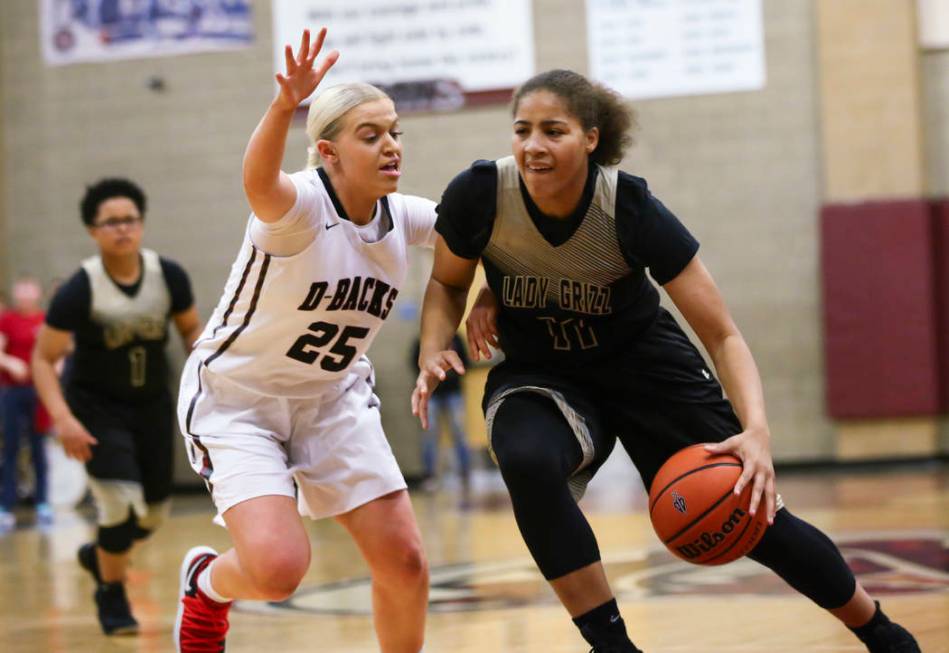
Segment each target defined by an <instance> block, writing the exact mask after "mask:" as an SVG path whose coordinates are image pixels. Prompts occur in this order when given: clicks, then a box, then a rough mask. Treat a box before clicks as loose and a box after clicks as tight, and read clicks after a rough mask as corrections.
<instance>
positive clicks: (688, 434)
mask: <svg viewBox="0 0 949 653" xmlns="http://www.w3.org/2000/svg"><path fill="white" fill-rule="evenodd" d="M512 108H513V111H512V113H513V117H514V124H513V134H512V146H513V156H510V157H506V158H503V159H499V160H497V161H477V162H475V163H474V164H473V165H472V167H471V168H470V169H468V170H466V171H464V172H462V173H461V174H459V175H458V176H457V177H456V178H455V179H454V180H453V181H452V182H451V184H450V185H449V186H448V188H447V189H446V191H445V193H444V195H443V197H442V201H441V203H440V204H439V208H438V221H437V224H436V230H437V231H438V233H439V236H440V237H439V238H438V241H437V244H436V247H435V262H434V267H433V269H432V278H431V280H430V281H429V285H428V288H427V290H426V294H425V302H424V306H423V310H422V335H421V353H420V356H419V367H420V373H419V376H418V380H417V383H416V388H415V390H414V392H413V396H412V409H413V413H415V414H417V415H419V417H420V419H421V421H422V425H423V427H424V426H426V424H427V404H428V401H429V398H430V397H431V393H432V391H433V389H434V388H435V387H436V386H437V385H438V383H439V382H440V381H441V380H444V378H445V373H446V371H447V370H449V369H455V370H456V371H457V372H458V373H463V372H464V367H463V366H462V364H461V362H460V361H459V360H458V358H457V356H456V355H455V353H454V352H453V351H451V349H450V347H449V343H450V342H451V338H452V335H453V334H454V333H455V330H456V329H457V327H458V324H459V322H460V321H461V318H462V315H463V312H464V308H465V301H466V297H467V294H468V289H469V287H470V285H471V281H472V278H473V275H474V272H475V268H476V267H477V264H478V262H479V260H480V261H481V262H482V263H483V264H484V268H485V273H486V275H487V280H488V285H489V287H490V289H491V290H492V291H493V293H494V296H495V297H497V301H498V305H497V309H496V310H497V322H496V325H497V326H496V329H495V328H493V327H492V326H491V320H490V319H489V320H485V319H484V315H483V313H481V314H477V315H475V316H474V317H473V318H472V319H469V323H468V327H469V329H472V332H471V333H469V341H471V342H472V356H473V357H475V359H476V360H477V357H478V356H479V355H490V350H489V349H488V346H487V343H488V342H497V341H498V339H499V343H500V346H501V349H502V350H503V351H504V354H505V357H506V358H505V361H504V362H503V363H501V364H500V365H498V366H496V367H495V368H494V369H493V370H492V371H491V373H490V376H489V378H488V381H487V386H486V388H485V395H484V396H485V402H484V408H485V416H486V422H487V428H488V438H489V443H490V446H491V450H492V454H493V456H494V458H495V459H496V461H497V463H498V465H499V467H500V470H501V474H502V476H503V478H504V481H505V484H506V485H507V487H508V491H509V492H510V495H511V500H512V503H513V506H514V514H515V518H516V520H517V524H518V527H519V528H520V531H521V534H522V536H523V537H524V541H525V543H526V544H527V547H528V549H529V550H530V552H531V554H532V556H533V557H534V560H535V561H536V563H537V565H538V567H539V568H540V571H541V572H542V573H543V575H544V577H545V578H546V579H547V580H548V581H549V582H550V584H551V586H552V587H553V589H554V591H555V592H556V594H557V596H558V597H559V598H560V601H561V603H563V605H564V607H565V608H566V609H567V611H568V612H569V613H570V616H571V617H572V618H573V620H574V623H575V624H576V625H577V627H578V629H579V630H580V633H581V634H582V635H583V637H584V638H585V639H586V640H587V642H589V644H590V645H591V646H592V647H593V651H594V652H595V653H631V652H634V651H639V649H637V648H636V646H635V645H634V644H633V643H632V642H631V641H630V639H629V637H628V635H627V633H626V627H625V624H624V622H623V619H622V618H621V617H620V615H619V610H618V608H617V605H616V601H615V599H614V598H613V593H612V590H611V589H610V587H609V585H608V583H607V579H606V576H605V575H604V572H603V565H602V564H601V562H600V552H599V549H598V547H597V542H596V538H595V537H594V534H593V531H592V530H591V528H590V525H589V523H588V522H587V520H586V519H585V517H584V515H583V513H582V512H581V510H580V508H579V507H578V505H577V500H578V499H579V497H580V496H581V495H582V493H583V490H584V489H585V486H586V484H587V482H588V481H589V480H590V478H591V477H592V476H593V474H594V473H595V472H596V470H597V468H598V466H599V465H600V464H602V462H603V461H604V460H606V458H607V456H608V455H609V453H610V451H611V449H612V448H613V445H614V442H615V440H616V439H618V440H619V441H620V443H621V444H622V445H623V447H624V448H625V449H626V451H627V452H628V453H629V455H630V457H631V458H632V460H633V462H634V463H635V465H636V467H637V469H638V470H639V473H640V475H641V476H642V479H643V481H644V483H645V484H646V486H647V487H649V485H650V483H651V482H652V479H653V477H654V476H655V474H656V472H657V471H658V469H659V467H660V466H661V465H662V464H663V462H665V461H666V460H667V459H668V458H669V457H670V456H671V455H672V454H673V453H675V452H676V451H678V450H680V449H682V448H684V447H686V446H689V445H692V444H696V443H700V442H712V443H715V444H711V445H709V446H708V449H709V450H710V451H714V452H729V453H732V454H734V455H736V456H738V457H739V458H740V459H741V460H742V462H743V467H744V471H743V473H742V476H741V478H740V479H739V481H738V484H737V485H736V487H735V492H736V494H740V493H741V491H742V490H743V489H744V488H745V487H746V486H748V485H749V484H751V485H752V488H753V489H752V494H751V511H752V513H754V511H755V510H756V509H757V510H766V511H767V516H768V521H769V522H770V526H769V528H768V530H767V531H766V532H765V535H764V537H763V538H762V540H761V541H760V542H759V544H758V545H757V546H756V547H755V548H754V549H753V550H752V552H751V553H750V555H749V557H751V558H752V559H754V560H756V561H758V562H760V563H762V564H764V565H766V566H767V567H769V568H771V569H772V570H773V571H775V572H776V573H777V574H778V575H779V576H781V578H783V579H784V580H785V581H787V582H788V583H789V584H790V585H791V586H792V587H794V588H795V589H796V590H798V591H799V592H801V593H803V594H805V595H806V596H807V597H808V598H810V599H811V600H813V601H814V602H815V603H817V604H818V605H820V606H821V607H823V608H825V609H827V610H829V611H830V612H831V614H833V615H834V616H836V617H837V618H838V619H839V620H841V621H842V622H843V623H844V624H845V625H847V626H848V627H850V628H851V629H853V630H854V632H855V633H856V634H857V636H858V637H859V638H860V639H861V640H862V641H863V642H864V644H865V645H866V646H867V648H868V650H870V651H872V652H873V653H883V652H887V653H913V652H918V651H919V648H918V646H917V645H916V642H915V641H914V639H913V637H912V636H911V635H910V634H909V633H908V632H907V631H906V630H904V629H903V628H902V627H900V626H899V625H897V624H894V623H892V622H890V621H889V620H888V619H887V617H886V616H885V615H884V614H883V613H882V612H881V611H880V609H879V606H878V604H875V603H874V601H872V600H871V599H870V597H869V596H868V595H867V593H866V592H865V591H864V589H863V588H862V587H861V586H860V585H859V583H857V582H856V580H855V578H854V575H853V573H852V572H851V570H850V569H849V567H848V566H847V564H846V562H845V561H844V559H843V558H842V557H841V555H840V553H839V551H838V550H837V548H836V546H834V544H833V542H831V541H830V540H829V539H828V538H827V536H826V535H824V534H823V533H821V532H820V531H818V530H817V529H815V528H814V527H813V526H811V525H810V524H807V523H806V522H804V521H802V520H800V519H798V518H797V517H795V516H794V515H792V514H791V513H790V512H789V511H788V510H787V509H786V508H784V507H783V505H782V504H781V501H780V497H779V496H778V495H777V494H776V492H775V487H774V467H773V464H772V460H771V453H770V434H769V431H768V423H767V418H766V415H765V406H764V399H763V394H762V389H761V381H760V378H759V375H758V371H757V368H756V366H755V362H754V359H753V358H752V355H751V352H750V351H749V349H748V346H747V344H746V343H745V341H744V338H743V337H742V335H741V333H740V332H739V331H738V328H737V327H736V326H735V324H734V322H733V321H732V319H731V317H730V315H729V313H728V309H727V308H726V306H725V303H724V301H723V299H722V297H721V294H720V293H719V291H718V288H717V287H716V285H715V282H714V281H713V279H712V277H711V275H710V274H709V272H708V270H707V269H706V268H705V266H704V265H703V264H702V261H701V260H700V259H699V257H698V255H697V252H698V243H697V242H696V240H695V239H694V238H693V237H692V235H691V234H690V233H689V232H688V230H687V229H686V228H685V227H684V226H683V225H682V224H681V223H680V222H679V220H678V219H676V217H675V216H674V215H673V214H672V213H671V212H670V211H669V209H667V208H666V207H665V206H664V205H663V204H662V203H661V202H660V201H659V200H657V199H656V198H655V197H653V196H652V194H651V193H650V192H649V190H648V188H647V186H646V182H645V180H643V179H641V178H639V177H634V176H633V175H629V174H627V173H625V172H621V171H619V170H617V168H615V167H613V166H615V165H616V164H618V163H619V162H620V161H621V160H622V158H623V153H624V151H625V150H626V148H627V147H628V146H629V144H630V143H631V137H630V131H631V129H632V127H633V124H634V118H633V114H632V111H631V109H630V108H629V107H627V106H626V105H625V104H624V103H623V101H622V99H621V98H619V97H618V96H617V95H616V94H614V93H612V92H611V91H609V90H607V89H606V88H604V87H602V86H599V85H595V84H591V83H590V82H589V81H588V80H587V79H586V78H584V77H583V76H582V75H579V74H577V73H574V72H571V71H566V70H554V71H549V72H546V73H542V74H539V75H537V76H535V77H533V78H531V79H530V80H528V81H527V82H526V83H525V84H524V85H522V86H521V87H520V88H519V89H518V90H517V91H516V92H515V95H514V100H513V105H512ZM647 269H648V270H649V274H650V276H652V278H653V280H654V281H655V282H656V283H658V284H659V285H660V286H662V287H663V288H664V289H665V291H666V293H667V294H668V295H669V297H670V298H671V299H672V301H673V302H674V303H675V305H676V306H677V308H678V309H679V310H680V311H681V313H682V315H683V316H684V317H685V319H686V320H687V321H688V322H689V325H690V326H691V327H692V328H693V329H694V330H695V332H696V334H697V335H698V337H699V339H700V340H701V341H702V344H703V345H704V346H705V349H706V350H707V351H708V353H709V355H710V357H711V359H712V361H713V362H714V364H715V370H716V371H717V372H718V374H719V375H720V376H721V379H722V385H719V382H718V380H717V379H716V378H715V376H714V375H713V374H712V372H711V370H709V369H708V368H707V367H706V365H705V362H704V360H703V358H702V356H701V355H700V354H699V352H698V350H697V349H696V348H695V347H694V346H693V345H692V343H691V342H690V341H689V339H688V337H687V336H686V335H685V333H684V332H683V331H682V329H681V328H680V327H679V325H678V324H677V323H676V320H675V319H674V318H673V316H672V315H671V314H670V313H669V312H668V311H666V310H665V309H663V308H661V307H660V306H659V294H658V292H657V290H656V288H655V287H654V286H653V284H652V283H651V282H650V281H649V280H648V279H647V277H646V275H645V272H646V270H647ZM484 299H485V298H481V299H479V304H481V305H483V304H484V301H483V300H484ZM487 299H490V298H487ZM478 310H480V311H485V310H487V309H484V308H481V309H478ZM723 386H724V389H725V390H726V391H727V395H728V397H729V398H730V401H729V400H726V399H725V398H724V397H723V394H722V388H723Z"/></svg>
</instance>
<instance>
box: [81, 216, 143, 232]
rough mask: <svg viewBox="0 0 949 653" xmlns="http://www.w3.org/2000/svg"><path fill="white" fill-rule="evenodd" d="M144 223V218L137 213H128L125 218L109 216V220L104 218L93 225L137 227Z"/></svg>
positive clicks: (111, 227) (98, 226) (108, 227)
mask: <svg viewBox="0 0 949 653" xmlns="http://www.w3.org/2000/svg"><path fill="white" fill-rule="evenodd" d="M141 223H142V218H141V217H139V216H137V215H127V216H125V217H124V218H109V219H108V220H103V221H102V222H97V223H96V224H94V225H92V226H93V227H95V228H96V229H98V228H100V227H104V228H106V229H118V228H119V227H128V228H130V229H131V228H132V227H137V226H138V225H140V224H141Z"/></svg>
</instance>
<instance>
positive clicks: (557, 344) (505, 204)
mask: <svg viewBox="0 0 949 653" xmlns="http://www.w3.org/2000/svg"><path fill="white" fill-rule="evenodd" d="M436 229H437V230H438V232H439V233H440V234H441V235H442V237H443V238H444V239H445V242H446V244H447V245H448V247H449V248H450V249H451V250H452V252H454V253H455V254H456V255H458V256H462V257H464V258H478V257H480V258H481V260H482V262H483V264H484V268H485V272H486V276H487V280H488V284H489V286H490V287H491V290H492V291H493V292H494V294H495V296H496V297H497V299H498V303H499V305H500V314H499V318H498V329H499V331H500V339H501V345H502V348H503V349H504V353H505V355H506V356H507V357H508V359H509V360H511V361H512V362H521V363H531V364H544V365H550V366H552V367H557V368H562V367H563V366H569V367H575V366H581V365H585V364H588V363H591V362H598V361H602V360H604V359H606V358H608V357H610V356H612V355H615V354H616V353H617V352H619V351H620V350H621V349H622V348H623V345H624V344H629V343H630V342H631V339H634V338H635V337H636V335H637V334H639V333H641V332H642V331H643V330H644V329H646V328H647V327H649V325H651V324H652V323H653V321H654V320H655V319H656V316H657V315H658V310H659V294H658V292H657V290H656V288H655V286H653V284H652V283H651V282H650V281H649V279H647V278H646V275H645V270H646V269H647V268H648V269H649V271H650V274H651V276H652V277H653V279H655V280H656V282H658V283H659V284H663V283H666V282H667V281H670V280H672V279H673V278H675V276H676V275H678V274H679V272H681V271H682V269H683V268H685V266H686V265H687V264H688V263H689V261H691V260H692V258H693V257H694V256H695V253H696V252H697V251H698V242H697V241H696V240H695V239H694V238H693V237H692V236H691V234H690V233H689V232H688V230H686V228H685V227H684V226H683V225H682V224H681V223H680V222H679V221H678V220H677V219H676V217H675V216H674V215H673V214H672V213H671V212H670V211H669V210H668V209H666V208H665V206H663V205H662V203H661V202H659V200H657V199H656V198H654V197H653V196H652V195H651V194H650V193H649V191H648V188H647V185H646V182H645V180H643V179H640V178H638V177H634V176H632V175H628V174H625V173H623V172H619V171H617V170H616V169H615V168H606V167H602V166H597V165H593V164H591V165H590V173H589V177H588V179H587V184H586V187H585V190H584V193H583V196H582V199H581V202H580V204H579V206H578V208H577V210H576V212H575V213H574V215H573V216H571V217H569V218H567V219H565V220H558V219H553V218H549V217H547V216H545V215H543V214H542V213H541V212H540V210H539V209H538V208H537V206H536V205H535V204H534V202H533V201H532V200H531V198H530V195H529V194H528V193H527V189H526V188H525V187H524V184H523V182H522V181H521V179H520V175H519V173H518V170H517V166H516V164H515V161H514V159H513V157H507V158H504V159H500V160H498V161H496V162H491V161H478V162H475V164H474V165H473V166H472V167H471V168H470V169H469V170H466V171H464V172H462V173H461V174H460V175H458V176H457V177H456V178H455V179H454V180H453V181H452V182H451V184H450V185H449V187H448V188H447V189H446V191H445V194H444V196H443V197H442V201H441V203H440V205H439V207H438V221H437V223H436Z"/></svg>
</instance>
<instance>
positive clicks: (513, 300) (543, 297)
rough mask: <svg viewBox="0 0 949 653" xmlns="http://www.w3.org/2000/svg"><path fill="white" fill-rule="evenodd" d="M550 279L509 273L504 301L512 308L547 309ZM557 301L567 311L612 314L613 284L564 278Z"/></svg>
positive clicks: (504, 284)
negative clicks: (611, 286) (607, 284)
mask: <svg viewBox="0 0 949 653" xmlns="http://www.w3.org/2000/svg"><path fill="white" fill-rule="evenodd" d="M549 286H550V279H548V278H547V277H535V276H530V275H522V274H518V275H505V276H504V280H503V282H502V287H501V301H502V302H503V303H504V305H505V306H509V307H510V308H543V307H545V306H547V302H548V300H547V290H548V288H549ZM558 290H559V293H558V294H557V295H556V301H557V302H558V303H559V305H560V308H562V309H563V310H565V311H574V312H576V313H585V314H587V315H609V314H610V313H612V312H613V307H612V306H611V305H610V288H609V286H600V285H597V284H594V283H587V282H584V281H577V280H575V279H561V280H560V284H559V288H558Z"/></svg>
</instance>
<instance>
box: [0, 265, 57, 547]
mask: <svg viewBox="0 0 949 653" xmlns="http://www.w3.org/2000/svg"><path fill="white" fill-rule="evenodd" d="M42 296H43V289H42V287H41V286H40V284H39V282H38V281H37V280H36V279H32V278H25V277H24V278H21V279H18V280H17V281H16V282H15V283H14V284H13V307H12V308H11V309H10V310H6V311H3V312H2V313H0V388H2V404H3V406H2V408H3V473H2V486H0V488H2V493H0V532H3V531H5V530H9V529H11V528H13V526H15V525H16V520H15V518H14V516H13V507H14V506H15V505H16V499H17V496H16V485H17V484H16V472H17V467H16V462H17V453H18V452H19V449H20V439H21V437H22V435H23V432H24V431H26V432H27V433H28V434H29V439H30V449H31V454H32V458H33V469H34V471H35V474H36V496H35V498H36V515H37V519H38V520H39V522H40V523H49V522H50V521H52V516H53V511H52V509H51V508H50V506H49V504H48V503H47V501H46V485H47V484H46V450H45V448H44V446H45V445H44V442H43V433H42V431H39V430H37V428H36V421H35V417H36V415H37V407H38V401H37V398H36V390H35V388H34V387H33V379H32V377H31V375H30V365H29V361H30V356H31V355H32V353H33V345H34V344H35V343H36V334H37V332H38V331H39V329H40V326H42V324H43V319H44V314H43V310H42V309H41V308H40V300H41V298H42Z"/></svg>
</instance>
